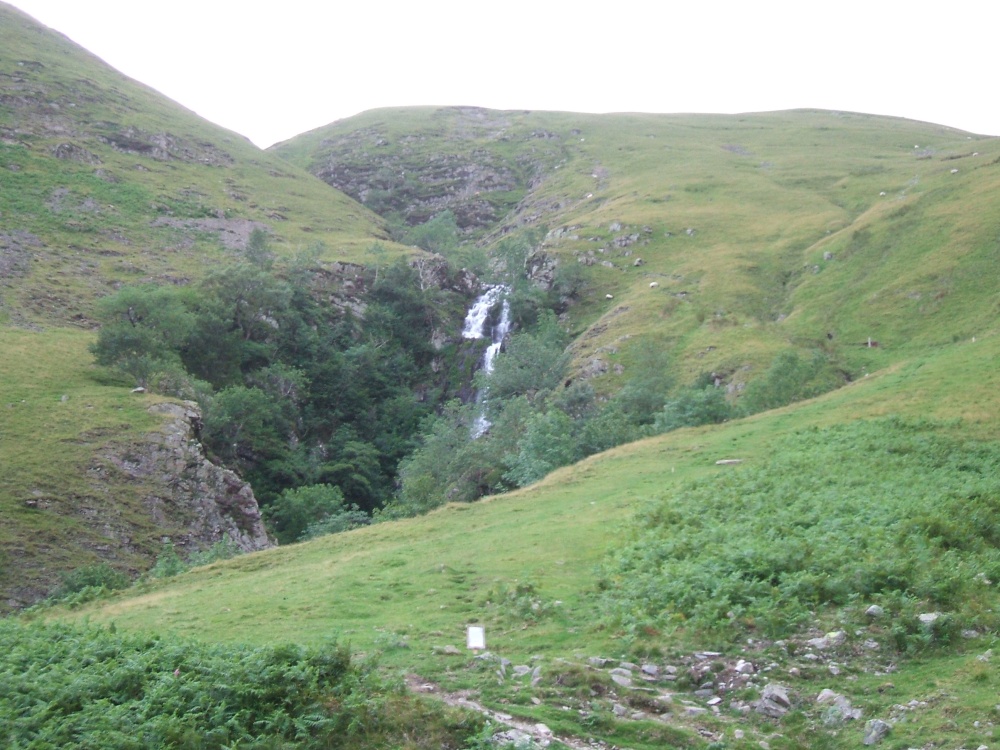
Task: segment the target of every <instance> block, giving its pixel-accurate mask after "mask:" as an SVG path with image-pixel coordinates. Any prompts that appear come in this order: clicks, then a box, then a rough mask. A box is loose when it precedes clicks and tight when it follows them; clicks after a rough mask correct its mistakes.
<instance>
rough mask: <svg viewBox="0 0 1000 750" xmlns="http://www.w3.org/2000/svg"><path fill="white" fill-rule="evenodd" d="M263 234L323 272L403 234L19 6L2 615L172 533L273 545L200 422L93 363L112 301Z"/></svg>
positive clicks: (9, 99) (2, 296)
mask: <svg viewBox="0 0 1000 750" xmlns="http://www.w3.org/2000/svg"><path fill="white" fill-rule="evenodd" d="M255 229H259V230H261V231H262V232H264V233H265V234H266V235H267V236H268V237H269V240H270V247H271V248H272V249H273V250H274V252H275V253H276V254H278V255H279V256H283V257H291V256H294V255H297V254H303V253H306V252H307V251H308V254H309V257H310V258H311V259H312V260H311V262H313V263H315V264H324V262H326V261H330V260H332V259H338V260H341V261H345V260H346V261H352V260H354V261H356V260H361V259H363V258H364V257H365V254H366V253H367V251H368V249H369V248H370V246H371V245H372V243H373V242H374V241H375V240H377V239H378V238H381V237H383V236H384V233H383V231H382V229H381V222H380V220H379V219H378V217H376V216H374V215H373V214H371V213H370V212H368V211H367V210H365V209H364V208H363V207H362V206H360V205H359V204H357V203H355V202H354V201H353V200H351V199H350V198H349V197H347V196H345V195H344V194H342V193H339V192H337V191H335V190H331V189H330V188H329V187H328V186H327V185H325V184H323V183H322V182H320V181H319V180H317V179H316V178H314V177H312V176H311V175H309V174H307V173H305V172H303V171H300V170H298V169H296V168H294V167H292V166H291V165H289V164H287V163H286V162H283V161H281V160H280V159H278V158H276V157H274V156H271V155H268V154H266V153H263V152H261V151H260V150H259V149H257V148H256V147H254V146H253V145H252V144H250V143H249V142H248V141H246V139H244V138H242V137H241V136H239V135H237V134H235V133H232V132H229V131H226V130H223V129H221V128H219V127H216V126H214V125H212V124H210V123H208V122H205V121H204V120H201V119H200V118H198V117H196V116H195V115H194V114H192V113H191V112H188V111H186V110H185V109H183V108H182V107H180V106H179V105H177V104H175V103H174V102H171V101H169V100H167V99H166V98H165V97H163V96H161V95H159V94H157V93H156V92H155V91H152V90H151V89H148V88H146V87H145V86H143V85H141V84H139V83H137V82H135V81H132V80H129V79H128V78H126V77H124V76H122V75H121V74H119V73H117V72H116V71H114V70H112V69H110V68H109V67H108V66H107V65H105V64H104V63H103V62H101V61H100V60H98V59H97V58H95V57H94V56H93V55H91V54H89V53H87V52H86V51H84V50H83V49H81V48H79V47H78V46H76V45H74V44H73V43H71V42H70V41H69V40H67V39H66V38H64V37H62V36H61V35H59V34H57V33H56V32H54V31H51V30H49V29H47V28H45V27H44V26H41V25H40V24H38V23H36V22H34V21H33V20H32V19H30V18H29V17H27V16H26V15H24V14H22V13H20V12H19V11H17V10H14V9H13V8H11V7H9V6H6V5H2V4H0V326H3V327H2V328H0V350H2V352H3V354H2V357H0V409H2V411H3V418H2V419H0V464H2V466H3V471H2V477H0V514H2V515H3V518H4V522H3V524H2V527H3V528H2V530H0V537H2V548H0V549H2V551H0V610H9V609H11V608H18V607H23V606H25V605H28V604H31V603H33V602H34V601H37V600H38V599H39V598H41V597H43V596H45V595H46V594H48V593H49V592H50V591H51V590H52V589H53V588H54V587H55V586H56V585H58V584H59V582H60V579H61V576H62V575H63V574H64V573H66V572H67V571H70V570H74V569H79V568H81V567H88V566H89V567H93V566H96V565H98V564H100V563H108V564H110V565H112V566H113V567H114V568H116V569H117V570H119V571H124V572H127V573H129V574H132V575H134V574H136V573H138V572H141V571H143V570H146V569H148V568H149V566H150V565H151V564H152V561H153V560H154V559H155V556H156V555H157V553H158V552H159V551H160V550H161V549H162V545H163V541H164V540H165V539H169V540H171V541H172V542H174V543H175V544H177V546H178V549H179V550H181V551H182V552H184V553H187V552H191V551H194V550H198V549H203V548H205V547H207V546H210V545H212V544H214V543H215V542H218V541H220V540H221V539H222V538H223V537H224V536H226V537H228V538H229V539H230V540H231V541H232V542H233V543H234V544H235V545H237V546H239V547H241V548H243V549H247V550H249V549H260V548H263V547H266V546H269V544H270V542H269V540H268V539H267V537H266V534H265V531H264V528H263V524H262V521H261V519H260V515H259V511H258V508H257V502H256V500H255V499H254V496H253V493H252V491H251V489H250V487H249V485H246V484H245V483H244V482H242V480H240V479H239V478H238V477H237V476H236V475H234V474H232V473H231V472H225V471H223V470H222V469H220V468H218V467H216V466H213V465H212V464H211V463H209V462H208V461H207V460H206V457H205V455H204V453H203V451H202V448H201V445H200V443H199V441H198V437H199V435H198V429H199V426H200V418H199V416H198V415H197V413H196V412H195V411H192V410H191V409H190V407H189V406H186V407H178V406H175V405H170V404H165V403H161V402H162V401H163V400H162V399H159V398H156V397H153V396H150V395H143V394H132V393H130V392H129V391H130V389H131V387H132V385H134V384H129V383H127V381H124V380H116V379H114V378H109V377H108V375H107V373H102V372H101V371H100V370H99V369H98V368H95V367H94V366H93V365H92V361H93V356H92V354H91V353H90V352H89V351H88V349H87V347H88V345H89V344H91V343H92V342H93V341H94V335H93V331H92V330H91V329H93V328H94V327H95V326H96V323H95V319H94V302H95V300H97V299H98V298H101V297H103V296H105V295H108V294H110V293H112V292H114V291H116V290H118V289H120V288H121V287H123V286H128V285H135V284H141V283H153V284H157V285H161V286H171V287H174V286H181V285H186V284H189V283H192V282H195V281H197V280H198V279H200V278H202V277H203V276H205V274H206V273H207V272H208V271H209V270H212V269H216V268H218V267H219V266H220V265H226V264H229V263H232V262H233V261H234V260H235V259H236V258H238V257H239V255H240V254H241V253H242V252H243V250H244V249H245V247H246V244H247V241H248V238H249V237H250V235H251V233H252V231H253V230H255ZM398 250H399V249H398V248H394V247H393V246H392V245H391V243H390V244H389V245H388V251H389V253H390V254H394V253H395V252H397V251H398ZM338 268H353V267H351V266H335V265H329V264H326V272H327V273H328V275H329V276H330V278H331V282H330V283H331V285H335V284H336V281H337V279H338V278H339V277H340V276H343V275H344V273H340V272H338V271H337V269H338Z"/></svg>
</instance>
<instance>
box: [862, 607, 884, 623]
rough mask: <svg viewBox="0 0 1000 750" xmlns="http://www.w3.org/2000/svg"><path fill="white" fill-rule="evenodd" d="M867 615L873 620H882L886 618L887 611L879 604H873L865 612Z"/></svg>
mask: <svg viewBox="0 0 1000 750" xmlns="http://www.w3.org/2000/svg"><path fill="white" fill-rule="evenodd" d="M865 614H866V615H867V616H868V617H870V618H871V619H873V620H880V619H882V617H883V616H885V610H884V609H882V607H880V606H879V605H877V604H873V605H872V606H870V607H869V608H868V609H866V610H865Z"/></svg>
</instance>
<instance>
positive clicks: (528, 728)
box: [406, 674, 613, 750]
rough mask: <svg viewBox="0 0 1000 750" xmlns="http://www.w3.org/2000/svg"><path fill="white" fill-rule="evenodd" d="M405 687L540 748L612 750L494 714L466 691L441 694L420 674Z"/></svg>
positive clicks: (604, 745)
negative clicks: (499, 726)
mask: <svg viewBox="0 0 1000 750" xmlns="http://www.w3.org/2000/svg"><path fill="white" fill-rule="evenodd" d="M406 686H407V687H408V688H409V689H410V690H412V691H413V692H414V693H421V694H423V695H431V696H434V697H435V698H437V699H438V700H440V701H443V702H444V703H447V704H448V705H449V706H454V707H455V708H464V709H466V710H468V711H476V712H478V713H480V714H482V715H483V716H486V717H487V718H489V719H491V720H492V721H495V722H497V723H498V724H502V725H504V726H508V727H511V728H512V729H516V730H517V731H518V732H521V733H522V734H524V735H527V736H529V737H531V739H532V740H533V741H534V742H536V743H537V744H538V745H540V746H541V747H547V746H548V745H549V744H551V743H552V742H558V743H560V744H562V745H565V746H566V747H570V748H573V750H595V748H605V749H607V750H613V749H612V748H610V747H609V746H608V745H606V744H605V743H603V742H600V741H598V740H583V739H580V738H579V737H567V736H557V735H555V734H553V733H552V730H551V729H549V728H548V727H547V726H545V725H544V724H537V723H532V722H530V721H524V720H522V719H518V718H516V717H514V716H511V715H510V714H505V713H502V712H500V711H494V710H493V709H491V708H487V707H486V706H484V705H483V704H482V703H479V702H478V701H474V700H472V698H471V697H470V693H469V692H468V691H464V690H463V691H459V692H457V693H447V692H444V691H443V690H441V688H440V687H439V686H437V685H435V684H434V683H432V682H428V681H427V680H424V679H423V678H421V677H420V676H419V675H415V674H408V675H407V676H406Z"/></svg>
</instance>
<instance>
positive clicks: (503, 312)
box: [462, 285, 511, 439]
mask: <svg viewBox="0 0 1000 750" xmlns="http://www.w3.org/2000/svg"><path fill="white" fill-rule="evenodd" d="M508 291H509V289H508V288H507V287H505V286H503V285H500V286H492V287H490V288H489V289H487V290H486V291H485V292H483V294H481V295H480V296H479V297H478V298H477V299H476V301H475V302H474V303H473V304H472V307H471V308H469V312H468V313H467V314H466V316H465V327H464V328H463V329H462V338H466V339H482V338H486V328H487V326H486V322H487V320H488V319H489V316H490V311H491V310H492V309H493V308H494V307H495V306H496V304H497V302H500V301H501V300H503V302H502V304H501V305H500V319H499V320H498V321H497V323H496V325H493V326H490V327H489V335H490V345H489V346H488V347H487V348H486V353H485V354H483V366H482V369H483V371H484V372H485V373H486V374H487V375H489V374H490V373H491V372H493V363H494V361H495V360H496V357H497V354H499V353H500V347H501V346H503V340H504V337H505V336H506V335H507V334H508V333H510V325H511V321H510V303H509V302H508V301H507V298H506V295H507V292H508ZM488 393H489V386H487V387H485V388H483V390H482V391H481V392H480V393H478V394H476V403H477V404H479V405H480V410H479V416H478V417H476V421H475V423H474V424H473V426H472V437H473V439H475V438H478V437H480V436H481V435H482V434H483V433H484V432H486V430H488V429H489V428H490V421H489V420H488V419H487V418H486V397H487V395H488Z"/></svg>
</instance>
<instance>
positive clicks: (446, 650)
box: [434, 644, 462, 656]
mask: <svg viewBox="0 0 1000 750" xmlns="http://www.w3.org/2000/svg"><path fill="white" fill-rule="evenodd" d="M434 653H436V654H444V655H445V656H460V655H461V653H462V652H461V651H459V650H458V647H457V646H452V645H451V644H449V645H447V646H435V647H434Z"/></svg>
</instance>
